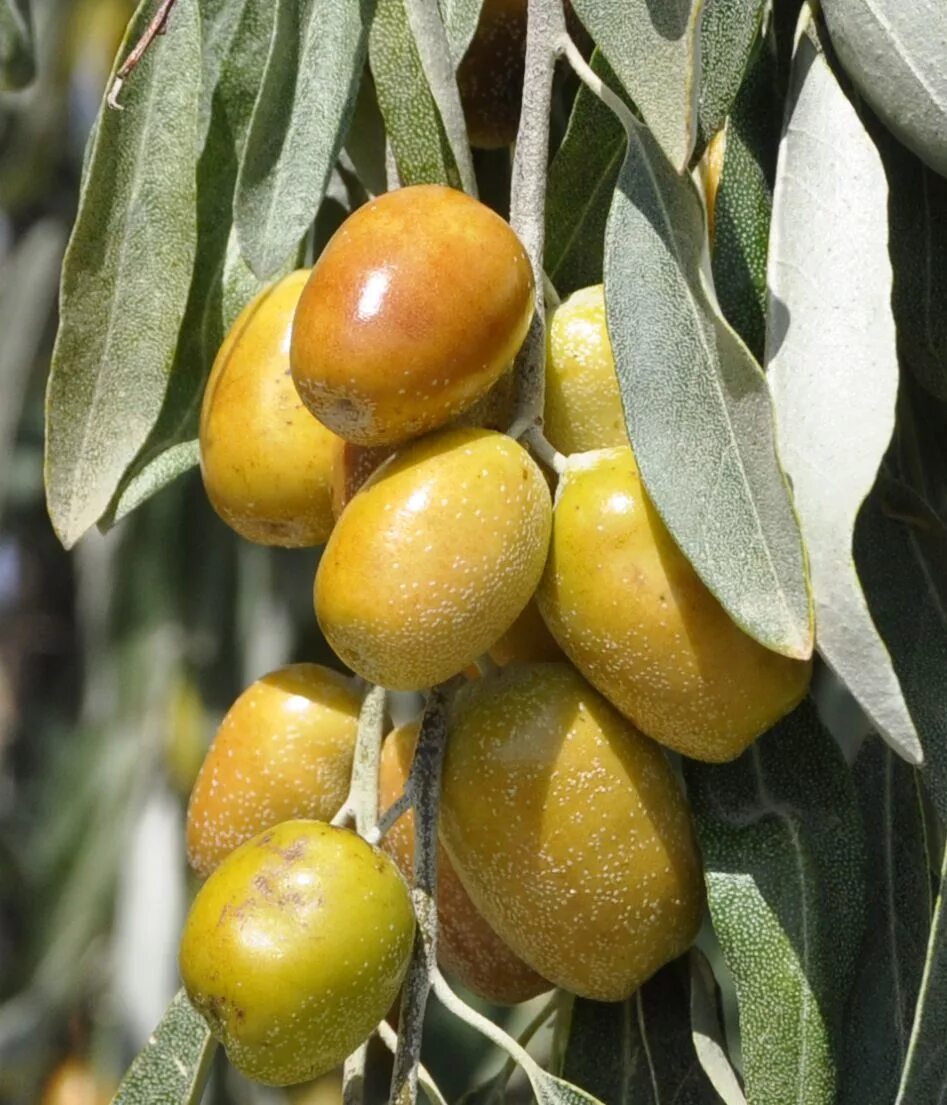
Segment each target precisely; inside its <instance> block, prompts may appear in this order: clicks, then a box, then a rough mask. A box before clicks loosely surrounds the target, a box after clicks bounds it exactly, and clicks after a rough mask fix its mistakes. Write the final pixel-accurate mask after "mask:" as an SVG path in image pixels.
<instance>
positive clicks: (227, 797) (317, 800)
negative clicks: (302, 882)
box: [187, 664, 361, 876]
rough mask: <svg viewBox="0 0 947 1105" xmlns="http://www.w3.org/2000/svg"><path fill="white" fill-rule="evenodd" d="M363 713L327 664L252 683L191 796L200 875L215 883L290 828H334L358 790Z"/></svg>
mask: <svg viewBox="0 0 947 1105" xmlns="http://www.w3.org/2000/svg"><path fill="white" fill-rule="evenodd" d="M360 706H361V696H360V695H359V693H358V691H357V689H356V687H355V685H354V683H353V682H352V680H351V679H349V678H347V677H346V676H344V675H340V674H339V673H338V672H335V671H332V670H331V669H329V668H324V667H321V666H320V665H319V664H292V665H290V666H289V667H285V668H280V669H279V670H278V671H273V672H270V674H269V675H265V676H263V678H262V679H258V680H257V681H256V682H255V683H253V684H251V685H250V686H249V687H248V688H247V689H246V690H245V691H244V692H243V694H241V695H240V697H239V698H238V699H237V701H236V702H235V703H234V704H233V706H231V708H230V710H229V711H228V713H227V716H226V717H225V718H224V720H223V721H222V722H221V725H220V728H219V729H218V730H217V735H216V736H215V737H214V740H213V742H212V744H211V746H210V748H209V749H208V751H207V755H206V757H205V758H204V763H203V765H202V767H201V770H200V774H199V775H198V777H197V781H196V783H195V784H194V789H193V791H192V792H191V800H190V802H189V804H188V810H187V854H188V860H189V861H190V864H191V866H192V867H193V868H194V870H195V871H197V872H198V873H199V874H201V875H205V876H206V875H209V874H210V873H211V871H213V870H214V868H215V867H216V866H217V865H218V864H219V863H220V861H221V860H222V859H223V858H224V857H225V856H227V855H229V854H230V852H232V851H233V850H234V849H235V848H236V847H237V846H238V845H240V844H242V843H243V842H244V841H245V840H249V839H250V837H253V836H256V835H257V833H259V832H262V830H263V829H268V828H271V827H272V826H273V825H277V824H279V822H281V821H287V820H289V819H290V818H296V817H306V818H315V819H316V820H319V821H328V820H330V819H331V818H332V817H333V816H334V815H335V813H336V811H337V810H338V809H339V807H340V806H341V805H342V803H343V802H344V801H345V796H346V794H347V792H348V787H349V778H350V776H351V773H352V756H353V754H354V751H355V736H356V732H357V730H358V713H359V708H360Z"/></svg>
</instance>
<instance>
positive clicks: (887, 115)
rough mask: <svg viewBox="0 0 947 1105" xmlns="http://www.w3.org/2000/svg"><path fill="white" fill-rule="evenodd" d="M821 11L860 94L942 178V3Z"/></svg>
mask: <svg viewBox="0 0 947 1105" xmlns="http://www.w3.org/2000/svg"><path fill="white" fill-rule="evenodd" d="M822 10H823V12H824V14H825V19H826V22H827V23H828V26H829V33H830V35H831V36H832V45H833V46H834V47H835V49H836V50H837V51H838V55H839V58H840V60H841V62H842V65H843V66H844V68H845V70H846V72H847V73H848V75H849V76H850V77H851V78H852V80H853V82H854V83H855V85H856V86H857V88H858V90H859V92H860V93H861V94H862V95H863V96H864V97H865V99H866V100H867V101H868V102H869V103H870V104H871V106H872V107H873V108H874V109H875V111H877V112H878V114H879V116H880V117H881V119H882V120H883V121H884V122H885V124H886V125H887V126H889V127H890V128H891V130H892V131H893V132H894V133H895V134H896V135H897V136H898V138H900V139H901V141H902V142H903V143H904V144H905V145H906V146H908V147H909V148H910V149H912V150H914V152H915V153H916V154H917V155H918V157H920V158H922V159H923V160H924V161H926V162H927V164H928V165H930V166H931V168H932V169H935V170H936V171H937V172H939V173H941V174H943V175H945V176H947V65H945V64H944V58H945V57H947V4H943V3H942V2H940V0H822Z"/></svg>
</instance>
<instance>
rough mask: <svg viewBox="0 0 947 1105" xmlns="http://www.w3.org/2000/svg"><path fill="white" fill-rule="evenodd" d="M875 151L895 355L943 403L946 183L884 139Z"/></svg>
mask: <svg viewBox="0 0 947 1105" xmlns="http://www.w3.org/2000/svg"><path fill="white" fill-rule="evenodd" d="M885 139H887V140H885ZM876 141H878V139H876ZM879 148H880V149H881V154H882V157H883V158H884V163H885V169H886V171H887V173H888V184H889V187H890V189H891V195H890V200H889V203H888V219H889V226H888V229H889V235H890V245H891V265H892V267H893V269H894V299H893V304H894V317H895V322H896V323H897V327H898V352H899V353H900V356H901V362H902V364H904V365H906V366H907V367H908V368H909V369H910V370H911V372H913V373H914V376H915V378H916V379H917V380H918V381H919V382H920V383H921V384H922V385H923V386H924V387H925V388H926V389H927V390H928V391H929V392H931V394H932V395H936V396H937V397H938V398H940V399H947V179H945V178H944V177H942V176H939V175H938V174H937V173H934V172H932V171H931V170H930V169H928V168H927V166H926V165H924V163H923V162H922V161H920V160H918V158H916V157H914V156H913V155H912V154H910V153H908V151H907V150H905V148H904V147H903V146H901V145H899V144H898V143H896V142H895V141H894V140H893V139H891V138H888V136H887V135H885V136H884V138H882V139H881V140H880V141H879Z"/></svg>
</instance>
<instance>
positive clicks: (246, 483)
mask: <svg viewBox="0 0 947 1105" xmlns="http://www.w3.org/2000/svg"><path fill="white" fill-rule="evenodd" d="M308 277H309V273H308V272H307V271H302V270H300V271H299V272H294V273H291V274H290V275H289V276H287V277H285V278H284V279H283V280H281V281H279V283H277V284H274V285H273V286H272V287H271V288H268V289H267V290H266V291H263V292H261V293H260V295H258V296H257V298H256V299H254V300H253V301H252V302H251V303H250V304H249V305H248V306H247V307H245V308H244V310H243V313H242V314H241V315H240V317H239V318H238V319H237V321H236V322H235V323H234V325H233V328H232V329H231V331H230V333H229V334H228V335H227V337H226V339H225V340H224V344H223V345H222V346H221V347H220V351H219V353H218V354H217V358H216V360H215V361H214V367H213V368H212V370H211V374H210V378H209V379H208V381H207V388H206V390H205V392H204V402H203V406H202V408H201V425H200V446H201V472H202V474H203V477H204V486H205V488H206V489H207V496H208V498H209V499H210V501H211V503H212V504H213V507H214V509H215V510H216V511H217V513H218V514H219V515H220V516H221V518H223V520H224V521H225V522H226V523H227V524H228V525H229V526H231V527H232V528H233V529H235V530H236V531H237V533H239V534H241V535H242V536H243V537H246V538H247V539H248V540H250V541H256V542H259V543H260V544H263V545H286V546H302V545H321V544H322V543H323V541H325V539H326V538H327V537H328V536H329V532H330V530H331V529H332V523H333V521H334V519H333V516H332V502H331V488H332V459H333V445H334V442H335V434H333V433H331V432H330V431H329V430H327V429H326V428H325V426H323V425H322V424H321V423H320V422H319V421H318V420H317V419H315V418H313V416H312V415H311V414H310V413H309V411H308V410H306V408H305V406H304V405H303V403H302V401H301V400H300V398H299V394H298V393H297V391H296V389H295V387H294V386H293V381H292V377H291V376H290V373H289V340H290V334H291V332H292V325H293V316H294V312H295V310H296V304H297V303H298V302H299V296H300V293H301V292H302V289H303V286H304V285H305V283H306V280H307V279H308Z"/></svg>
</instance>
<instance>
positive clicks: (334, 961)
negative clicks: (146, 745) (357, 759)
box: [180, 821, 414, 1086]
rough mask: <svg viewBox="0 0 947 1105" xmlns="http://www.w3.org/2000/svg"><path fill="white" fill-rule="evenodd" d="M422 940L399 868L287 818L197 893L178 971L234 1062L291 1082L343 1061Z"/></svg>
mask: <svg viewBox="0 0 947 1105" xmlns="http://www.w3.org/2000/svg"><path fill="white" fill-rule="evenodd" d="M413 942H414V913H413V911H412V908H411V898H410V895H409V893H408V888H407V886H406V885H405V882H404V880H403V879H402V877H401V875H400V873H399V872H398V869H397V867H396V866H395V864H394V863H393V862H392V861H391V860H390V859H389V858H388V856H386V855H385V853H384V852H382V851H381V850H380V849H378V848H373V847H372V846H371V845H369V844H367V843H366V842H365V841H364V840H362V839H361V837H359V836H357V835H356V834H355V833H353V832H350V831H348V830H347V829H337V828H333V827H332V826H330V825H325V824H323V823H322V822H320V821H287V822H284V823H283V824H282V825H278V826H276V827H275V828H272V829H267V830H266V832H264V833H261V834H260V835H259V836H256V837H254V838H253V839H252V840H249V841H247V842H246V843H245V844H243V845H241V846H240V847H239V848H238V849H237V850H236V851H235V852H231V854H230V855H229V856H228V857H227V858H226V859H225V860H224V861H223V863H221V864H220V866H219V867H218V868H217V870H216V871H215V872H214V873H213V874H212V875H211V877H210V878H209V879H208V880H207V882H206V883H204V885H203V886H202V887H201V889H200V890H199V891H198V894H197V897H196V898H195V900H194V904H193V905H192V906H191V911H190V913H189V914H188V918H187V922H186V924H185V926H184V934H183V937H182V939H181V952H180V965H181V975H182V978H183V979H184V985H185V988H186V989H187V993H188V996H189V997H190V999H191V1001H192V1002H193V1003H194V1005H195V1006H196V1007H197V1009H199V1010H200V1011H201V1013H202V1014H203V1015H204V1017H205V1018H206V1019H207V1022H208V1024H209V1025H210V1028H211V1031H212V1032H213V1034H214V1036H215V1037H216V1038H217V1039H218V1040H220V1042H221V1043H222V1044H223V1045H224V1047H225V1049H226V1051H227V1057H228V1059H229V1060H230V1062H231V1063H232V1064H233V1065H234V1066H235V1067H236V1068H237V1069H238V1070H239V1071H240V1072H241V1073H242V1074H245V1075H246V1076H247V1077H248V1078H252V1079H254V1081H257V1082H263V1083H265V1084H267V1085H274V1086H286V1085H290V1084H292V1083H296V1082H303V1081H305V1080H306V1079H310V1078H316V1077H318V1076H319V1075H320V1074H324V1073H325V1072H326V1071H328V1070H331V1069H332V1068H333V1067H335V1066H337V1065H338V1064H339V1063H341V1062H342V1061H343V1060H344V1059H345V1057H346V1056H347V1055H349V1054H350V1052H352V1051H353V1050H354V1049H355V1048H356V1047H357V1046H358V1045H359V1044H360V1043H361V1042H362V1041H363V1040H365V1039H366V1037H367V1036H368V1035H369V1034H370V1033H371V1031H372V1030H373V1029H374V1027H375V1025H376V1024H378V1022H379V1021H380V1020H381V1019H382V1017H384V1015H385V1013H387V1011H388V1009H389V1007H390V1006H391V1003H392V1002H393V1001H394V999H395V996H396V995H397V993H398V990H399V988H400V986H401V983H402V981H403V979H404V976H405V972H406V970H407V967H408V962H409V960H410V957H411V949H412V945H413Z"/></svg>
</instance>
